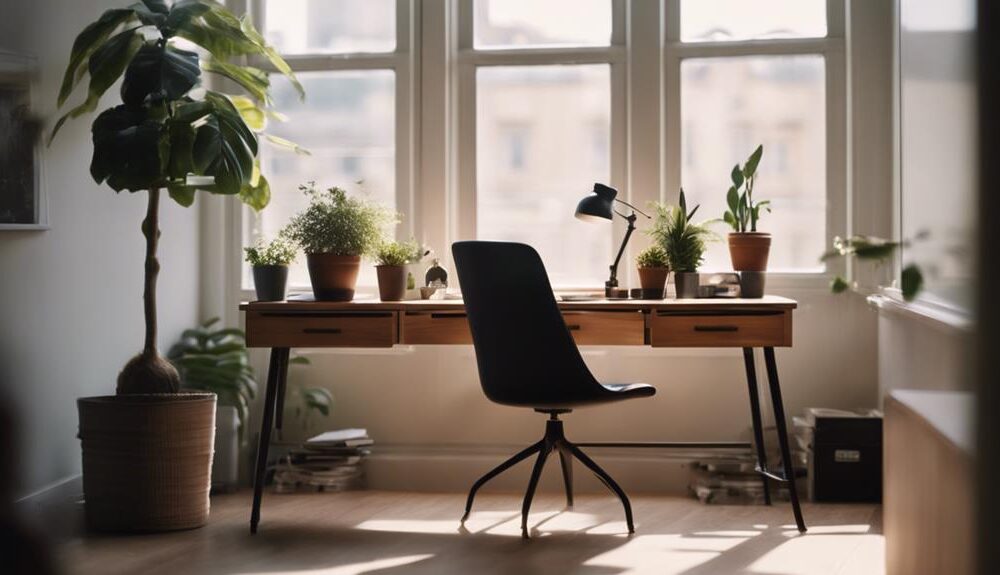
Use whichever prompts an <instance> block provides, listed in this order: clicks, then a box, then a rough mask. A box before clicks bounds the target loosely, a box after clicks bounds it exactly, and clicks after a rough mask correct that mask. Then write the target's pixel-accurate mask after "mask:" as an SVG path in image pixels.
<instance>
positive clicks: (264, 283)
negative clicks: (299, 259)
mask: <svg viewBox="0 0 1000 575" xmlns="http://www.w3.org/2000/svg"><path fill="white" fill-rule="evenodd" d="M243 251H244V252H246V260H247V263H248V264H250V265H251V266H252V267H253V287H254V289H255V290H257V301H283V300H284V299H285V287H286V286H287V285H288V264H290V263H292V262H293V261H295V246H293V245H292V244H291V242H289V241H288V240H286V239H284V238H277V239H275V240H272V241H270V242H264V241H263V240H257V243H256V244H254V245H253V246H251V247H248V248H243Z"/></svg>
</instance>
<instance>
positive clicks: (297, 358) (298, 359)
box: [288, 355, 312, 365]
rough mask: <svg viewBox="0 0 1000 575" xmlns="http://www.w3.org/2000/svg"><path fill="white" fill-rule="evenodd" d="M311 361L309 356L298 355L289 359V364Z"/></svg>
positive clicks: (304, 363)
mask: <svg viewBox="0 0 1000 575" xmlns="http://www.w3.org/2000/svg"><path fill="white" fill-rule="evenodd" d="M310 363H312V362H310V361H309V358H308V357H305V356H302V355H297V356H295V357H293V358H291V359H289V360H288V364H289V365H309V364H310Z"/></svg>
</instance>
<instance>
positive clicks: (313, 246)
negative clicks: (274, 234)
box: [282, 182, 398, 256]
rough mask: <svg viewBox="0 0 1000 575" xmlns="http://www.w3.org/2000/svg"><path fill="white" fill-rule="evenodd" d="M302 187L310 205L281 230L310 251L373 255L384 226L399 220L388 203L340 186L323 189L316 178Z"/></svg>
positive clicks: (308, 252) (300, 187) (301, 189)
mask: <svg viewBox="0 0 1000 575" xmlns="http://www.w3.org/2000/svg"><path fill="white" fill-rule="evenodd" d="M299 190H300V191H302V193H304V194H305V195H306V196H308V197H309V206H308V207H306V209H305V210H303V211H301V212H299V213H298V214H296V215H295V216H294V217H293V218H292V220H291V221H290V222H289V223H288V226H287V227H286V228H285V229H284V230H283V232H282V234H283V235H284V236H285V237H286V238H288V239H290V240H291V241H292V242H294V243H295V244H296V245H298V246H299V247H301V248H302V250H303V251H304V252H305V253H307V254H332V255H339V256H363V255H372V254H374V253H375V251H376V250H377V249H378V247H379V246H380V245H381V244H382V236H383V233H384V231H385V229H386V228H387V227H389V226H391V225H393V224H395V223H396V222H397V221H398V216H397V215H396V214H395V213H394V212H393V211H392V210H389V209H388V208H386V207H385V206H382V205H381V204H378V203H376V202H374V201H370V200H367V199H362V198H356V197H351V196H348V195H347V192H346V191H344V190H342V189H340V188H337V187H333V188H330V189H328V190H325V191H320V190H318V189H316V183H315V182H308V183H306V184H303V185H301V186H299Z"/></svg>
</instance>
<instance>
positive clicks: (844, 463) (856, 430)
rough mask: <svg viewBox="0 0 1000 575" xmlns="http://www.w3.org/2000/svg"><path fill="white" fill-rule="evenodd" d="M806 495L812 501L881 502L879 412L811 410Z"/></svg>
mask: <svg viewBox="0 0 1000 575" xmlns="http://www.w3.org/2000/svg"><path fill="white" fill-rule="evenodd" d="M805 423H806V427H811V428H812V429H811V431H812V438H811V441H809V444H810V449H809V458H808V461H809V495H810V498H811V499H812V500H813V501H821V502H822V501H829V502H834V501H837V502H848V501H854V502H880V501H882V413H881V412H879V411H876V410H859V411H855V412H850V411H841V410H829V409H810V410H808V412H807V416H806V421H805Z"/></svg>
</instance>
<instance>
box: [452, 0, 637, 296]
mask: <svg viewBox="0 0 1000 575" xmlns="http://www.w3.org/2000/svg"><path fill="white" fill-rule="evenodd" d="M612 4H613V3H612V1H611V0H586V1H584V2H581V1H580V0H545V1H544V2H538V1H535V0H531V1H527V0H524V1H522V0H516V1H512V0H502V1H501V0H476V1H475V2H469V3H461V5H460V6H463V7H464V9H465V10H471V12H472V13H471V14H469V13H467V12H466V13H464V14H463V17H464V18H465V21H466V22H468V21H469V19H470V18H471V20H472V24H473V25H472V26H471V30H469V29H466V30H465V33H464V34H462V32H461V31H460V38H461V39H460V43H461V44H462V45H464V46H466V48H465V49H460V58H461V59H462V62H463V63H464V64H468V65H467V66H462V68H461V70H462V71H461V72H460V73H461V74H462V77H461V78H460V79H459V82H460V83H461V85H462V86H463V88H464V91H463V92H462V93H463V94H468V95H469V100H467V101H465V102H461V103H460V105H464V106H468V110H469V113H468V114H465V115H462V116H461V117H460V120H459V122H460V124H459V150H460V152H459V153H460V154H461V153H462V152H461V150H466V154H467V155H468V158H467V160H468V161H467V160H466V159H465V158H461V159H460V161H459V170H460V171H464V173H465V177H464V178H462V179H461V183H460V187H459V190H458V196H459V197H458V203H459V205H460V211H461V214H462V217H461V221H460V224H459V227H460V230H459V234H460V235H461V237H475V238H479V239H491V240H506V241H520V242H525V243H528V244H531V245H532V246H534V247H535V248H536V249H537V250H538V252H539V254H540V255H541V256H542V259H543V260H544V261H545V264H546V268H547V269H548V272H549V277H550V279H551V281H552V283H553V285H556V286H559V287H577V286H581V287H582V286H588V287H593V286H600V285H602V284H603V281H604V280H605V279H606V276H607V269H608V268H607V266H608V264H609V262H610V261H611V259H612V257H613V252H612V229H613V228H612V226H610V225H608V226H602V225H593V224H587V223H585V222H581V221H579V220H577V219H576V218H575V217H574V215H573V212H574V208H575V207H576V204H577V202H578V201H579V200H580V198H582V197H583V196H585V195H586V194H587V193H589V191H590V190H591V189H592V187H593V185H594V182H603V183H609V184H612V185H614V184H613V183H612V173H613V170H612V164H613V163H615V162H617V161H618V160H616V159H615V158H613V152H612V146H611V144H610V142H611V138H612V131H613V129H615V126H614V124H616V123H617V116H616V113H615V112H614V110H613V106H612V102H613V101H615V97H614V96H613V92H614V91H615V89H616V88H615V85H616V83H615V81H614V80H613V78H614V76H615V72H614V71H613V70H614V69H615V67H616V66H620V65H621V63H622V61H623V60H622V58H621V54H620V51H618V50H616V49H615V48H614V46H613V43H612V27H613V21H614V20H615V19H614V18H613V17H612V9H613V5H612ZM567 13H573V14H574V17H573V18H567V17H566V14H567ZM470 32H471V34H470ZM472 102H474V104H473V103H472ZM463 120H464V121H465V122H464V123H462V122H463ZM469 150H474V154H473V153H471V151H469Z"/></svg>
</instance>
